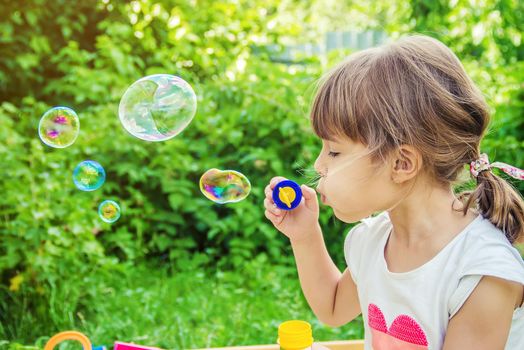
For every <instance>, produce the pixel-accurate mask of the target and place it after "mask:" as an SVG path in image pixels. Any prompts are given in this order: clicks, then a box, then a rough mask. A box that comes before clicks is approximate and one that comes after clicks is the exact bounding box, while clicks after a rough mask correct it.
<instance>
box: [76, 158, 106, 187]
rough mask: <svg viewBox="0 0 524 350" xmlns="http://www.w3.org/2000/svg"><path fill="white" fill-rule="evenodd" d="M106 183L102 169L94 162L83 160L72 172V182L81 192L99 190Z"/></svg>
mask: <svg viewBox="0 0 524 350" xmlns="http://www.w3.org/2000/svg"><path fill="white" fill-rule="evenodd" d="M105 181H106V172H105V170H104V168H102V166H101V165H100V164H99V163H98V162H95V161H94V160H84V161H83V162H80V163H78V165H77V166H76V168H75V170H74V171H73V182H74V183H75V185H76V187H78V189H79V190H82V191H94V190H97V189H99V188H100V187H101V186H102V185H103V184H104V182H105Z"/></svg>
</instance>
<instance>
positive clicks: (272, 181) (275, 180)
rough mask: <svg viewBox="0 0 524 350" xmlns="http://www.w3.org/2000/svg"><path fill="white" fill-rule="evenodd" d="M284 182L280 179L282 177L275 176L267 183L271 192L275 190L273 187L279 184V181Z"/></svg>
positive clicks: (283, 178)
mask: <svg viewBox="0 0 524 350" xmlns="http://www.w3.org/2000/svg"><path fill="white" fill-rule="evenodd" d="M284 180H287V179H286V178H285V177H282V176H275V177H274V178H272V179H271V180H270V181H269V186H270V187H271V190H273V189H274V188H275V186H276V185H277V184H278V183H279V182H280V181H284Z"/></svg>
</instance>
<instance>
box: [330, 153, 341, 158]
mask: <svg viewBox="0 0 524 350" xmlns="http://www.w3.org/2000/svg"><path fill="white" fill-rule="evenodd" d="M339 154H340V152H331V151H329V153H328V156H330V157H333V158H335V157H336V156H338V155H339Z"/></svg>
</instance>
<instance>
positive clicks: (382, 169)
mask: <svg viewBox="0 0 524 350" xmlns="http://www.w3.org/2000/svg"><path fill="white" fill-rule="evenodd" d="M315 169H316V171H318V172H319V173H320V174H321V176H322V177H321V179H320V182H319V184H318V186H317V191H318V192H319V193H320V194H321V201H322V203H324V204H325V205H329V206H330V207H331V208H333V211H334V213H335V215H336V217H337V218H339V219H340V220H342V221H344V222H348V223H350V222H356V221H359V220H361V219H363V218H366V217H368V216H370V215H371V214H373V213H375V212H379V211H384V210H387V209H389V208H391V207H393V206H394V205H395V204H396V203H397V201H398V199H399V198H400V195H401V193H400V191H399V188H398V185H396V184H395V183H394V182H393V181H392V180H391V171H390V166H389V164H387V163H386V164H379V165H377V164H373V163H372V162H371V157H370V155H369V148H367V147H366V146H365V145H363V144H361V143H358V142H353V141H351V140H348V139H336V140H335V141H327V140H322V151H321V152H320V154H319V156H318V158H317V160H316V162H315Z"/></svg>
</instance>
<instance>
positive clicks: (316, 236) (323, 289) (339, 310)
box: [291, 224, 361, 327]
mask: <svg viewBox="0 0 524 350" xmlns="http://www.w3.org/2000/svg"><path fill="white" fill-rule="evenodd" d="M311 230H312V232H310V234H307V235H304V236H303V237H307V238H304V239H302V240H291V246H292V247H293V253H294V255H295V260H296V264H297V270H298V276H299V278H300V285H301V286H302V290H303V292H304V295H305V297H306V299H307V301H308V303H309V306H310V307H311V309H312V310H313V312H314V313H315V315H316V316H317V317H318V319H319V320H320V321H321V322H323V323H325V324H327V325H329V326H332V327H338V326H342V325H344V324H346V323H348V322H350V321H351V320H353V319H354V318H355V317H357V316H358V315H359V314H360V313H361V311H360V304H359V300H358V294H357V287H356V285H355V283H354V282H353V279H352V278H351V274H350V273H349V270H348V269H346V270H345V271H344V273H340V271H339V270H338V268H337V267H336V265H335V264H334V263H333V261H332V260H331V257H330V256H329V253H328V251H327V249H326V246H325V244H324V239H323V236H322V232H321V229H320V226H319V225H318V224H317V225H316V226H315V227H312V228H311Z"/></svg>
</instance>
